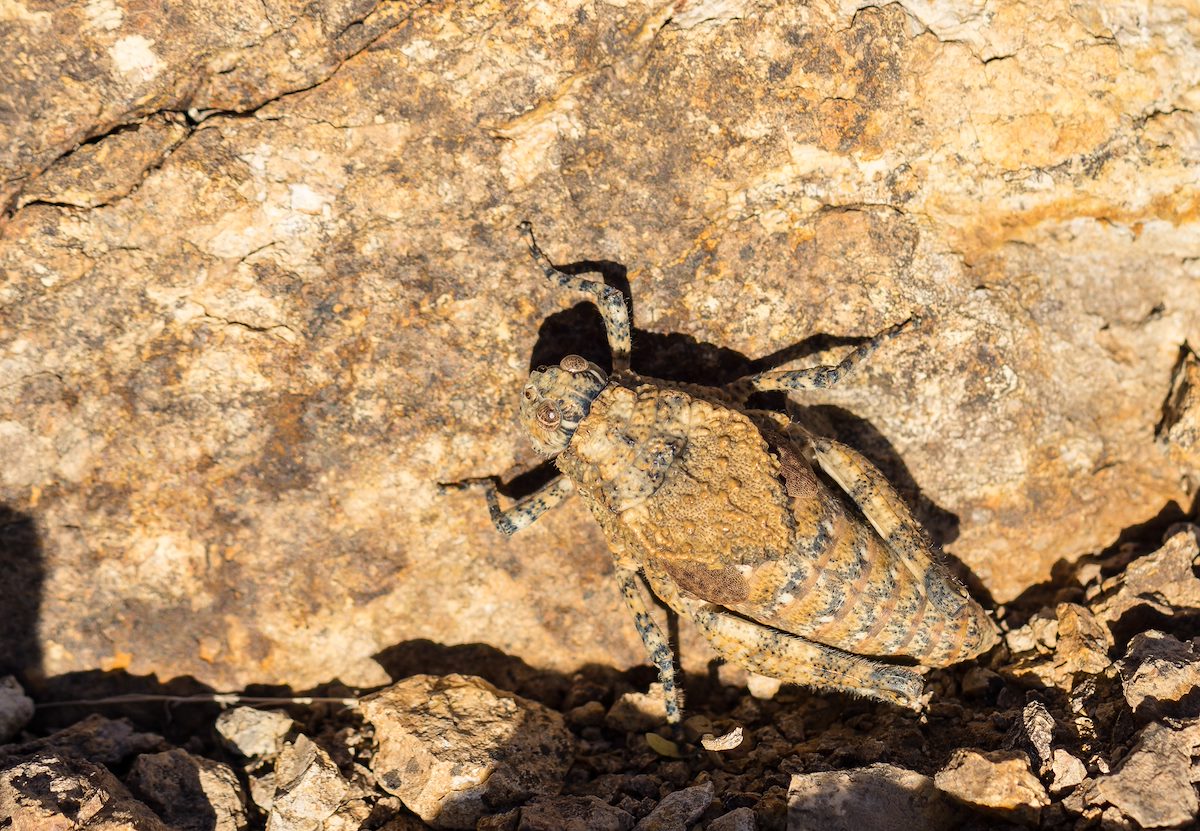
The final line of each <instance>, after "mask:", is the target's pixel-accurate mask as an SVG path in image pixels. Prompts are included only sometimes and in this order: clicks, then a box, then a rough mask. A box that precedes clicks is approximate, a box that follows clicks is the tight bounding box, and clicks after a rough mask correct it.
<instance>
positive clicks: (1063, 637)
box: [1004, 603, 1112, 692]
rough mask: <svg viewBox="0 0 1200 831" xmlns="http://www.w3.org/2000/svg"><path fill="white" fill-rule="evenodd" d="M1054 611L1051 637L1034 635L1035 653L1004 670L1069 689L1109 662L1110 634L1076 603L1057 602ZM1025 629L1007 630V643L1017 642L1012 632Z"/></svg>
mask: <svg viewBox="0 0 1200 831" xmlns="http://www.w3.org/2000/svg"><path fill="white" fill-rule="evenodd" d="M1054 615H1055V616H1054V618H1053V619H1051V620H1050V623H1052V624H1053V627H1052V631H1053V637H1052V638H1047V637H1045V636H1042V637H1040V638H1038V639H1036V640H1035V641H1034V642H1035V644H1036V648H1035V653H1034V654H1032V655H1029V656H1027V657H1024V658H1022V659H1021V660H1019V661H1017V662H1016V663H1014V664H1013V665H1012V666H1009V667H1006V668H1005V670H1004V671H1005V672H1006V673H1011V674H1012V675H1013V676H1015V677H1017V678H1025V677H1033V678H1036V679H1037V680H1038V681H1039V682H1041V683H1042V684H1046V685H1048V686H1054V687H1058V688H1059V689H1062V690H1065V691H1067V692H1070V691H1071V690H1072V689H1073V688H1074V686H1075V684H1076V682H1077V680H1078V679H1079V678H1080V677H1081V676H1087V675H1097V674H1099V673H1101V672H1104V670H1106V669H1107V668H1108V667H1109V666H1110V665H1111V664H1112V661H1111V659H1109V657H1108V650H1109V649H1110V648H1111V646H1112V635H1111V634H1110V633H1109V631H1108V629H1107V628H1106V627H1105V626H1104V625H1103V624H1102V623H1101V622H1100V621H1098V620H1097V619H1096V616H1095V615H1093V614H1092V612H1091V611H1090V610H1089V609H1087V608H1085V607H1083V606H1080V605H1079V604H1077V603H1059V604H1058V605H1057V606H1056V607H1055V610H1054ZM1040 619H1041V620H1044V618H1040ZM1035 620H1038V619H1035ZM1026 629H1027V627H1022V628H1021V629H1018V630H1014V632H1010V633H1008V634H1009V636H1010V640H1009V643H1010V644H1011V643H1014V642H1020V641H1019V640H1017V639H1016V638H1013V636H1014V635H1017V636H1018V637H1019V636H1020V633H1022V632H1024V631H1025V630H1026Z"/></svg>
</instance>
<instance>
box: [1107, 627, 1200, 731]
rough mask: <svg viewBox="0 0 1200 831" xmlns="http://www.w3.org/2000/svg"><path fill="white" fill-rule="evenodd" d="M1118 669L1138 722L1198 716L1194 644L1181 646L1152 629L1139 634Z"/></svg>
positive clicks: (1199, 667)
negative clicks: (1167, 717)
mask: <svg viewBox="0 0 1200 831" xmlns="http://www.w3.org/2000/svg"><path fill="white" fill-rule="evenodd" d="M1117 667H1118V670H1119V671H1120V673H1121V686H1122V688H1123V689H1124V691H1125V700H1126V701H1128V702H1129V706H1130V708H1132V709H1133V714H1134V716H1135V717H1137V718H1138V719H1140V720H1142V721H1149V720H1151V719H1162V718H1163V717H1166V716H1169V717H1172V718H1196V717H1197V716H1200V652H1198V651H1197V649H1196V641H1194V640H1193V641H1191V642H1189V643H1186V644H1183V643H1180V642H1179V641H1178V640H1177V639H1176V638H1174V637H1172V636H1171V635H1167V634H1165V633H1163V632H1158V631H1155V630H1153V629H1151V630H1150V631H1149V632H1139V633H1138V634H1137V635H1135V636H1134V638H1133V640H1131V641H1130V642H1129V650H1128V651H1127V652H1126V653H1125V657H1124V659H1122V660H1121V661H1120V662H1119V663H1118V664H1117Z"/></svg>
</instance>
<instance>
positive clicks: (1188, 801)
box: [1085, 721, 1200, 828]
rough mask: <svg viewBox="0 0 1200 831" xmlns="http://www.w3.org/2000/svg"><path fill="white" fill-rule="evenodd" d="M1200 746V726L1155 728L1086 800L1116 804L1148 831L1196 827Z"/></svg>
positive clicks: (1091, 789)
mask: <svg viewBox="0 0 1200 831" xmlns="http://www.w3.org/2000/svg"><path fill="white" fill-rule="evenodd" d="M1198 747H1200V722H1196V721H1192V722H1190V723H1187V724H1186V726H1184V727H1182V728H1180V729H1175V728H1172V727H1168V726H1165V725H1162V724H1151V725H1150V726H1148V727H1147V728H1146V729H1145V730H1144V731H1142V733H1141V734H1140V736H1139V737H1138V740H1137V744H1136V745H1135V746H1134V748H1133V750H1132V751H1131V752H1130V754H1129V756H1128V757H1127V758H1126V759H1125V760H1124V761H1123V762H1122V763H1121V765H1120V767H1119V768H1118V769H1117V770H1115V771H1114V772H1113V773H1111V774H1108V775H1107V776H1100V777H1097V779H1096V780H1095V782H1093V783H1091V785H1090V786H1089V787H1088V788H1087V791H1086V794H1085V798H1086V799H1087V801H1088V803H1089V804H1091V805H1096V806H1103V805H1105V804H1110V805H1112V806H1113V807H1115V808H1117V809H1118V810H1119V811H1120V812H1121V813H1122V814H1124V815H1125V816H1127V817H1129V818H1130V819H1132V820H1133V821H1134V822H1136V823H1138V824H1139V825H1140V826H1142V827H1143V828H1172V827H1175V826H1180V825H1183V824H1184V823H1187V822H1192V821H1194V820H1195V819H1196V814H1197V812H1198V811H1200V801H1198V800H1197V797H1196V787H1195V785H1194V783H1193V782H1192V779H1193V777H1192V774H1191V770H1192V767H1191V765H1192V756H1193V755H1194V754H1195V752H1196V750H1197V748H1198Z"/></svg>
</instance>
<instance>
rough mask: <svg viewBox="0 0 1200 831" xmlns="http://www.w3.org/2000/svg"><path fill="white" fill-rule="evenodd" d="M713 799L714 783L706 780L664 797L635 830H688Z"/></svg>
mask: <svg viewBox="0 0 1200 831" xmlns="http://www.w3.org/2000/svg"><path fill="white" fill-rule="evenodd" d="M712 801H713V784H712V782H705V783H703V784H701V785H693V786H692V787H690V788H684V789H682V790H678V791H673V792H671V793H669V794H667V795H666V796H664V797H663V799H662V801H661V802H659V803H658V804H657V805H656V806H654V810H653V811H651V812H650V813H649V814H647V815H646V816H645V817H644V818H643V819H642V820H641V822H639V823H638V824H637V825H635V826H634V827H633V831H687V829H688V828H690V827H691V825H692V823H694V822H695V821H696V820H697V819H699V818H700V815H701V814H703V813H704V812H705V811H706V810H708V806H709V805H710V804H712Z"/></svg>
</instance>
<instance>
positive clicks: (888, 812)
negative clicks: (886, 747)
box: [787, 764, 958, 831]
mask: <svg viewBox="0 0 1200 831" xmlns="http://www.w3.org/2000/svg"><path fill="white" fill-rule="evenodd" d="M787 817H788V818H787V827H788V831H809V829H821V830H822V831H875V829H881V830H882V829H886V828H926V829H930V831H935V829H941V828H946V829H948V828H954V827H957V824H958V823H957V820H956V814H955V812H954V809H953V807H952V806H951V805H950V803H949V800H947V799H946V797H945V796H943V795H942V794H941V793H940V792H939V791H938V789H937V788H935V787H934V784H933V780H932V779H930V778H929V777H928V776H922V775H921V774H919V773H914V772H913V771H911V770H905V769H904V768H900V767H896V766H895V765H888V764H875V765H871V766H869V767H865V768H857V769H855V770H844V771H827V772H822V773H803V774H796V775H794V776H793V777H792V782H791V785H790V786H789V787H788V815H787Z"/></svg>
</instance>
